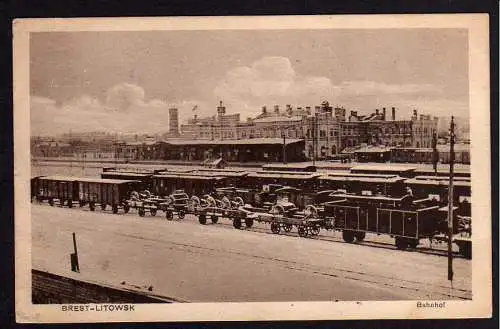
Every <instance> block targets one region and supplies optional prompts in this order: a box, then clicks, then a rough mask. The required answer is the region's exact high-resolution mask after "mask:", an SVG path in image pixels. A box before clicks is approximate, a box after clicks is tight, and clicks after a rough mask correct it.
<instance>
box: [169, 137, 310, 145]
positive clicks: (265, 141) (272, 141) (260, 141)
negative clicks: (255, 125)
mask: <svg viewBox="0 0 500 329" xmlns="http://www.w3.org/2000/svg"><path fill="white" fill-rule="evenodd" d="M303 141H304V139H298V138H286V139H285V141H284V142H285V144H286V145H290V144H295V143H299V142H303ZM162 143H165V144H170V145H179V146H182V145H192V146H196V145H283V138H249V139H223V140H209V139H195V140H184V139H172V140H166V141H162Z"/></svg>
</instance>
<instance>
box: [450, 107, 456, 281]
mask: <svg viewBox="0 0 500 329" xmlns="http://www.w3.org/2000/svg"><path fill="white" fill-rule="evenodd" d="M454 146H455V122H454V120H453V116H452V117H451V123H450V182H449V187H448V280H450V283H452V284H453V255H452V253H451V243H452V237H453V164H454V162H455V150H454Z"/></svg>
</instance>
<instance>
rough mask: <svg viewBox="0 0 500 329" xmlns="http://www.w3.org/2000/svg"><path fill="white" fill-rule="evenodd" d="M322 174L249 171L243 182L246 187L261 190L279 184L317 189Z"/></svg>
mask: <svg viewBox="0 0 500 329" xmlns="http://www.w3.org/2000/svg"><path fill="white" fill-rule="evenodd" d="M320 175H321V174H318V173H305V172H281V171H259V172H252V173H249V174H248V175H247V176H246V179H245V182H243V183H242V184H243V187H245V188H250V189H255V190H260V189H261V188H262V186H264V185H269V184H277V185H283V186H291V187H296V188H299V189H301V190H305V191H316V190H317V188H318V180H317V178H318V177H319V176H320Z"/></svg>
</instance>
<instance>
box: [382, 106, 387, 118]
mask: <svg viewBox="0 0 500 329" xmlns="http://www.w3.org/2000/svg"><path fill="white" fill-rule="evenodd" d="M385 115H386V111H385V107H383V108H382V120H384V121H385V118H386V116H385Z"/></svg>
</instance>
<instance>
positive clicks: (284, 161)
mask: <svg viewBox="0 0 500 329" xmlns="http://www.w3.org/2000/svg"><path fill="white" fill-rule="evenodd" d="M283 164H286V134H285V132H283Z"/></svg>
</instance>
